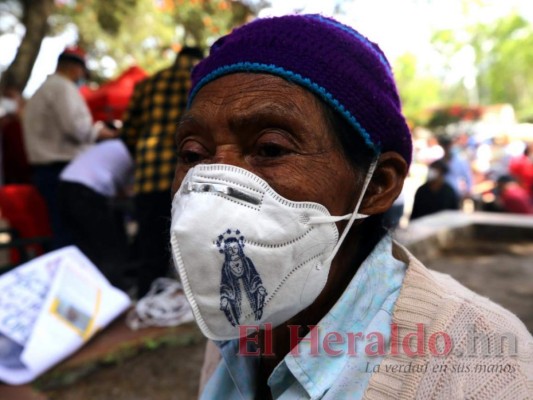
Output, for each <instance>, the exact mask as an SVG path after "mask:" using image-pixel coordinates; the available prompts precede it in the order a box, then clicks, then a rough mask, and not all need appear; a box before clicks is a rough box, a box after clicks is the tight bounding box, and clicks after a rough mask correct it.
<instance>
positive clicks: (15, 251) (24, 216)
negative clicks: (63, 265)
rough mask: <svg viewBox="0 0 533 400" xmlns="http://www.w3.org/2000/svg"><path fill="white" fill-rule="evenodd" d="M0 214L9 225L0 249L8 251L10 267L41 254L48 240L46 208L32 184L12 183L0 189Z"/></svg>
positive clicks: (4, 232) (48, 244) (44, 250)
mask: <svg viewBox="0 0 533 400" xmlns="http://www.w3.org/2000/svg"><path fill="white" fill-rule="evenodd" d="M0 214H1V217H2V218H3V219H5V220H7V222H8V223H9V228H4V229H0V232H2V233H3V235H2V241H1V243H0V248H4V249H6V248H7V249H10V263H11V264H10V265H7V266H3V267H2V269H4V270H5V269H8V268H9V267H13V266H16V265H18V264H20V263H23V262H25V261H27V260H29V259H31V258H33V257H36V256H38V255H41V254H43V253H45V252H46V251H47V250H48V249H49V246H50V243H51V239H52V228H51V225H50V220H49V217H48V209H47V207H46V204H45V202H44V199H43V198H42V197H41V195H40V194H39V192H38V191H37V189H36V188H35V187H34V186H32V185H26V184H13V185H5V186H3V187H0Z"/></svg>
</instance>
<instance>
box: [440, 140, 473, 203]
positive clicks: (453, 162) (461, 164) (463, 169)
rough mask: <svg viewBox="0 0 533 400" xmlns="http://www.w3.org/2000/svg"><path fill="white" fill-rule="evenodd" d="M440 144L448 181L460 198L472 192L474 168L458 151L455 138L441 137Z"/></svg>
mask: <svg viewBox="0 0 533 400" xmlns="http://www.w3.org/2000/svg"><path fill="white" fill-rule="evenodd" d="M438 140H439V144H440V146H441V147H442V149H443V151H444V157H442V159H441V160H442V161H443V162H444V163H445V164H446V166H447V172H446V175H445V180H446V182H447V183H448V184H449V185H450V186H451V187H452V189H453V190H454V191H455V193H456V195H457V197H458V198H459V200H463V199H464V198H466V197H470V196H471V194H472V183H473V182H472V169H471V168H470V165H469V164H468V161H467V160H465V159H464V158H463V157H462V156H461V155H460V154H459V153H458V151H457V150H456V149H455V148H454V145H453V139H452V138H451V137H449V136H441V137H439V139H438Z"/></svg>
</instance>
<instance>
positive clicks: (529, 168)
mask: <svg viewBox="0 0 533 400" xmlns="http://www.w3.org/2000/svg"><path fill="white" fill-rule="evenodd" d="M509 173H510V174H511V175H512V176H513V177H514V178H515V180H516V181H517V182H518V183H519V184H520V186H522V187H523V188H524V189H525V190H526V191H527V192H528V194H529V196H530V197H532V198H533V143H529V144H527V145H526V147H525V149H524V152H523V154H522V155H520V156H518V157H515V158H513V159H512V160H511V162H510V164H509Z"/></svg>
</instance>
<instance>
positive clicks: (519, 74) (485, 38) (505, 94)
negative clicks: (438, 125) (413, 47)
mask: <svg viewBox="0 0 533 400" xmlns="http://www.w3.org/2000/svg"><path fill="white" fill-rule="evenodd" d="M432 43H433V44H434V46H435V49H436V50H437V51H438V52H439V53H440V54H441V55H442V56H443V58H444V59H446V60H451V59H452V58H453V57H454V56H457V55H458V54H459V53H460V52H461V51H462V50H463V49H464V48H465V47H466V46H470V47H471V48H472V49H473V51H474V54H475V60H474V61H475V66H476V68H477V77H476V85H477V91H478V94H479V103H480V104H484V105H487V104H494V103H510V104H512V105H513V106H514V108H515V110H516V111H517V114H518V116H521V117H526V116H527V115H528V114H529V113H530V112H531V110H533V97H532V96H531V93H532V92H533V69H532V68H531V65H532V63H533V27H532V26H531V24H530V23H529V22H528V21H527V20H525V19H524V18H523V17H521V16H519V15H517V14H511V15H507V16H505V17H502V18H500V19H498V20H496V21H495V22H492V23H490V24H475V25H472V26H470V27H468V28H467V29H466V30H464V31H462V32H457V31H455V32H454V31H451V30H444V31H439V32H437V33H436V34H435V35H434V36H433V39H432ZM447 66H448V68H449V67H450V65H449V64H448V65H447ZM461 92H463V97H464V88H463V87H462V85H461V83H457V84H456V85H455V86H452V87H450V88H449V90H448V98H450V97H452V96H450V94H453V93H455V96H457V94H458V93H461ZM456 100H457V98H456Z"/></svg>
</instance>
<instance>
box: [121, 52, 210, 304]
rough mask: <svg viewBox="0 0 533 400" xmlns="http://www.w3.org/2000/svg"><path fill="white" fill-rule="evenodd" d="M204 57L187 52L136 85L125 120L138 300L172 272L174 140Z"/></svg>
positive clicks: (181, 53) (197, 53)
mask: <svg viewBox="0 0 533 400" xmlns="http://www.w3.org/2000/svg"><path fill="white" fill-rule="evenodd" d="M202 56H203V54H202V51H201V50H200V49H198V48H194V47H184V48H183V49H182V50H181V51H180V52H179V54H178V56H177V58H176V61H175V63H174V64H173V65H172V66H171V67H169V68H166V69H164V70H162V71H159V72H158V73H156V74H155V75H153V76H152V77H150V78H148V79H146V80H144V81H142V82H140V83H139V84H137V85H136V87H135V90H134V93H133V96H132V99H131V100H130V103H129V106H128V109H127V111H126V114H125V116H124V120H123V122H124V126H123V128H122V133H123V135H122V136H123V138H124V140H125V142H126V145H127V146H128V149H129V150H130V152H131V154H132V155H133V158H134V160H135V184H134V191H135V209H136V218H137V221H138V227H139V228H138V235H137V250H138V252H139V257H140V259H141V260H140V263H141V265H140V269H139V282H138V288H137V289H138V297H139V298H140V297H142V296H144V295H145V294H146V293H147V292H148V290H149V289H150V285H151V283H152V282H153V281H154V280H155V279H156V278H159V277H162V276H165V275H166V274H167V273H168V271H169V266H170V257H169V253H168V246H167V245H166V243H167V242H168V235H169V233H168V221H169V219H170V196H169V193H170V186H171V184H172V178H173V174H174V167H175V165H176V152H175V150H174V135H175V132H176V128H177V126H178V122H179V121H180V118H181V116H182V113H183V111H184V110H185V107H186V104H187V94H188V92H189V89H190V87H191V83H190V74H191V69H192V67H193V66H194V65H195V64H196V63H197V62H198V61H199V60H200V59H201V58H202Z"/></svg>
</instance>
